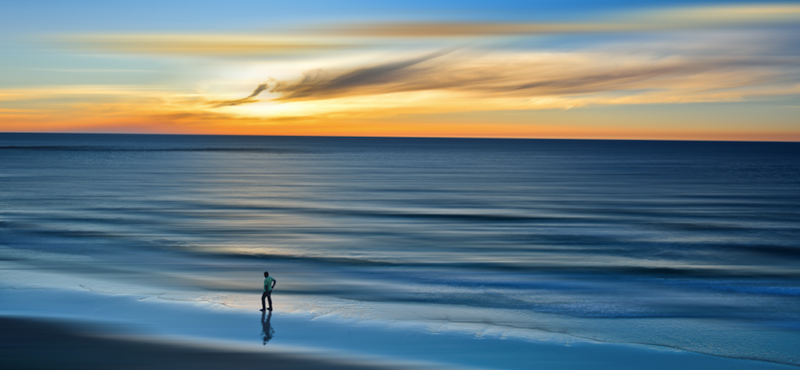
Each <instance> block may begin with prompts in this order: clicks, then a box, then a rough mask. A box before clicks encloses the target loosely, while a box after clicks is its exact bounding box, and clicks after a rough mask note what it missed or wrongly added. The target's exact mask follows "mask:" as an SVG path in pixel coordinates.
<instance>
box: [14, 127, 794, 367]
mask: <svg viewBox="0 0 800 370" xmlns="http://www.w3.org/2000/svg"><path fill="white" fill-rule="evenodd" d="M0 263H1V264H0V266H1V267H0V288H2V289H3V290H9V289H16V290H25V291H33V292H35V291H36V290H37V289H48V291H49V292H51V293H49V294H48V295H46V296H43V297H49V298H42V299H45V301H36V302H29V303H30V305H31V306H36V305H46V306H48V307H54V306H55V307H57V306H58V305H59V302H58V300H57V299H53V298H54V297H57V295H56V296H54V295H52V292H53V290H54V289H55V290H63V291H76V292H81V293H82V294H83V293H91V294H101V295H107V296H135V297H141V299H144V298H146V297H155V298H160V299H163V300H177V301H188V302H208V303H210V304H218V305H224V306H226V307H230V308H233V309H241V310H248V312H250V311H254V314H255V315H258V312H257V309H258V308H259V307H260V302H257V301H258V299H259V297H260V294H261V290H262V285H261V284H262V281H263V277H262V276H261V274H262V273H263V271H266V270H268V271H269V272H270V275H271V276H274V277H275V278H276V279H277V287H276V290H275V294H274V295H273V298H274V299H275V307H276V312H278V311H280V312H289V313H296V314H298V315H299V314H307V313H310V314H312V315H329V316H330V317H338V318H340V319H341V320H345V321H346V320H363V321H369V320H375V321H381V320H383V321H388V322H392V323H396V324H409V325H412V324H414V323H427V324H425V325H428V326H427V328H426V330H428V331H433V332H435V331H437V330H438V329H437V328H441V330H443V331H447V330H450V329H451V328H456V327H458V328H460V329H458V330H457V331H459V332H461V333H463V334H464V335H467V336H473V337H474V336H478V337H480V336H494V337H496V338H500V339H504V338H512V337H513V338H522V339H525V338H528V339H530V340H532V339H531V338H536V337H537V335H541V333H554V334H559V335H567V336H571V337H574V338H578V339H585V340H593V341H599V342H605V343H623V344H625V343H627V344H645V345H652V346H656V347H659V348H671V349H678V350H686V351H690V352H696V353H702V354H708V355H714V356H721V357H727V358H736V359H750V360H760V361H765V362H773V363H782V364H794V365H798V364H800V351H798V348H800V144H798V143H755V142H669V141H600V140H501V139H413V138H322V137H237V136H169V135H99V134H97V135H81V134H69V135H66V134H0ZM3 305H4V304H3V302H0V311H2V310H3ZM20 307H21V306H20ZM87 310H89V311H91V307H89V308H87ZM430 323H436V324H435V325H434V324H430ZM275 325H276V326H278V325H279V324H277V323H276V324H275ZM326 325H327V324H326ZM275 330H278V329H275ZM454 330H455V329H454ZM537 333H539V334H537ZM280 338H281V336H280V332H279V331H278V334H276V336H275V339H274V342H278V343H279V342H280ZM265 343H266V342H265ZM500 345H502V344H500Z"/></svg>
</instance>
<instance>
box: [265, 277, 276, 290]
mask: <svg viewBox="0 0 800 370" xmlns="http://www.w3.org/2000/svg"><path fill="white" fill-rule="evenodd" d="M273 281H275V279H273V278H272V276H267V277H266V278H265V279H264V291H265V292H271V291H272V282H273Z"/></svg>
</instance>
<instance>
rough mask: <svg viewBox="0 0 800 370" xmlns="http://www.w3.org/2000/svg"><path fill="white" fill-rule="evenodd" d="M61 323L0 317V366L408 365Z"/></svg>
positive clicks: (365, 368)
mask: <svg viewBox="0 0 800 370" xmlns="http://www.w3.org/2000/svg"><path fill="white" fill-rule="evenodd" d="M110 334H111V333H110V332H108V331H107V330H102V329H101V330H97V331H93V330H86V329H85V328H84V329H78V328H77V327H75V326H74V325H71V324H69V323H66V322H60V321H54V320H33V319H29V318H9V317H0V368H2V369H7V370H12V369H152V370H161V369H163V370H167V369H169V370H173V369H194V370H204V369H241V370H247V369H264V368H273V369H283V370H293V369H329V370H345V369H354V370H392V369H394V370H398V369H402V368H408V367H399V366H389V365H379V364H370V363H364V362H349V361H342V360H340V359H330V358H324V357H322V356H319V355H313V356H311V355H303V354H283V353H275V352H266V353H257V352H254V351H245V350H242V351H237V350H233V349H230V350H225V349H220V348H209V347H206V346H200V345H197V346H192V345H189V344H186V343H181V344H177V343H166V342H165V341H146V340H142V339H123V338H122V337H120V336H119V335H115V336H111V335H110Z"/></svg>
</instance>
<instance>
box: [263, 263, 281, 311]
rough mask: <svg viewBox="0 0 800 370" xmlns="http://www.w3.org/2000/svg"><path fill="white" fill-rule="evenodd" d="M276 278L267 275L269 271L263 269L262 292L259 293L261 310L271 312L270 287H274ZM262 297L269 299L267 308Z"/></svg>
mask: <svg viewBox="0 0 800 370" xmlns="http://www.w3.org/2000/svg"><path fill="white" fill-rule="evenodd" d="M276 283H277V280H275V278H273V277H271V276H269V272H266V271H264V294H262V295H261V312H264V311H265V310H269V312H272V288H275V284H276ZM264 298H266V299H267V300H269V309H267V308H266V306H265V305H264Z"/></svg>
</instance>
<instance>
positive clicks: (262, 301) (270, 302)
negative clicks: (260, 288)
mask: <svg viewBox="0 0 800 370" xmlns="http://www.w3.org/2000/svg"><path fill="white" fill-rule="evenodd" d="M264 297H269V293H267V292H264V294H262V295H261V311H264V310H265V309H267V307H265V306H264ZM269 306H270V307H272V299H271V298H270V300H269Z"/></svg>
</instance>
